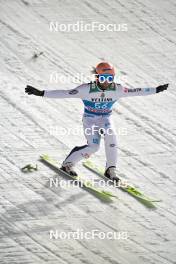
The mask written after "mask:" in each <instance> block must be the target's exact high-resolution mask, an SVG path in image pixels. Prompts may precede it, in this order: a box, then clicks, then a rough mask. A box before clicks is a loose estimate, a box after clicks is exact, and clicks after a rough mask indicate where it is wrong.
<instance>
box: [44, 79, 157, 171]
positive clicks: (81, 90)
mask: <svg viewBox="0 0 176 264" xmlns="http://www.w3.org/2000/svg"><path fill="white" fill-rule="evenodd" d="M154 93H156V88H126V87H123V86H121V85H120V84H116V83H112V84H110V86H109V87H108V89H106V90H102V89H100V88H99V87H98V85H97V84H96V82H91V83H87V84H82V85H80V86H78V87H76V88H75V89H72V90H45V91H44V97H48V98H80V99H82V101H83V103H84V114H83V127H84V135H85V137H86V139H87V144H86V145H84V146H79V147H75V148H73V149H72V151H71V152H70V153H69V155H68V156H67V157H66V159H65V160H64V162H63V165H64V164H67V163H70V164H71V165H73V166H74V165H75V164H76V163H77V162H78V161H80V160H81V159H83V158H89V157H90V155H91V154H93V153H95V152H96V151H97V150H98V149H99V147H100V139H101V135H102V134H103V135H104V143H105V154H106V168H109V167H111V166H117V139H116V135H115V131H114V128H113V122H112V120H111V113H112V107H113V104H114V103H115V102H116V101H118V100H119V99H120V98H122V97H129V96H144V95H150V94H154Z"/></svg>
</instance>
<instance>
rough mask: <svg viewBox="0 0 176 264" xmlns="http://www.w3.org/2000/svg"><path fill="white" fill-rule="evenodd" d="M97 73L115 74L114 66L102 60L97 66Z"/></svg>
mask: <svg viewBox="0 0 176 264" xmlns="http://www.w3.org/2000/svg"><path fill="white" fill-rule="evenodd" d="M95 71H96V74H98V75H99V74H112V75H113V76H114V75H115V69H114V66H113V65H112V64H110V63H108V62H100V63H99V64H97V66H96V67H95Z"/></svg>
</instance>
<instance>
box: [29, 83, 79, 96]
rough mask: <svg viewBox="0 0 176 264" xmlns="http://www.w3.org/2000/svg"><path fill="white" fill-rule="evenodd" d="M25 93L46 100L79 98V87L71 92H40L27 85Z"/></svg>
mask: <svg viewBox="0 0 176 264" xmlns="http://www.w3.org/2000/svg"><path fill="white" fill-rule="evenodd" d="M25 92H26V93H28V94H33V95H36V96H44V97H48V98H81V94H82V93H81V89H80V86H79V87H76V88H75V89H71V90H43V91H40V90H38V89H36V88H34V87H32V86H30V85H27V86H26V88H25Z"/></svg>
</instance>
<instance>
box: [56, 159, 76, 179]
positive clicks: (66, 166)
mask: <svg viewBox="0 0 176 264" xmlns="http://www.w3.org/2000/svg"><path fill="white" fill-rule="evenodd" d="M60 169H61V170H63V171H64V172H66V173H68V174H69V175H71V176H78V174H77V173H76V171H74V168H73V164H72V163H71V162H67V163H65V164H62V167H61V168H60Z"/></svg>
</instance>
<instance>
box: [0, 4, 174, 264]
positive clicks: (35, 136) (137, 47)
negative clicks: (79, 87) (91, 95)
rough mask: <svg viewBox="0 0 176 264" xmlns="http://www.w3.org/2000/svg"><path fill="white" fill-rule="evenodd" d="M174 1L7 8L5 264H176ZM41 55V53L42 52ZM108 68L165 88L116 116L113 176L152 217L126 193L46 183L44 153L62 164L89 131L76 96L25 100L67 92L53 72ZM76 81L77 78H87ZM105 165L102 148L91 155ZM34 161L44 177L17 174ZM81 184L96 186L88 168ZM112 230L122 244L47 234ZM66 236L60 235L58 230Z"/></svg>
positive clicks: (2, 172) (2, 12) (1, 143)
mask: <svg viewBox="0 0 176 264" xmlns="http://www.w3.org/2000/svg"><path fill="white" fill-rule="evenodd" d="M175 14H176V3H175V1H174V0H168V1H164V0H155V1H150V0H135V1H130V0H111V1H105V0H101V1H100V0H97V1H89V0H83V1H81V0H80V1H78V0H75V1H70V0H66V1H63V0H50V1H49V0H1V1H0V237H1V239H0V264H6V263H8V264H12V263H16V264H27V263H30V264H34V263H35V264H40V263H49V264H55V263H59V264H66V263H69V264H73V263H76V264H80V263H84V264H94V263H96V264H102V263H106V264H136V263H137V264H144V263H150V264H156V263H157V264H158V263H160V264H167V263H176V250H175V249H176V203H175V199H176V178H175V176H176V155H175V143H176V142H175V135H176V123H175V120H176V111H175V101H176V91H175V81H176V71H175V69H176V67H175V56H176V31H175V30H176V16H175ZM51 21H53V22H54V21H57V22H58V23H59V24H66V25H68V24H71V23H76V22H77V21H78V22H80V21H82V23H84V24H86V23H92V22H99V23H103V24H105V25H107V24H108V23H112V24H126V25H127V29H128V30H127V31H121V32H119V31H116V32H112V31H106V30H105V31H97V30H95V31H93V32H85V31H84V32H83V31H77V32H74V31H70V32H67V31H54V30H53V31H50V27H49V26H50V22H51ZM35 54H37V55H39V56H35ZM101 60H107V61H110V62H111V63H113V64H114V65H115V67H116V68H117V69H118V76H120V77H121V82H122V83H123V84H125V85H127V86H128V87H145V86H146V87H147V86H152V87H155V86H157V85H160V84H164V83H170V86H169V90H168V91H166V92H163V93H160V94H157V95H151V96H148V97H134V98H126V99H122V100H121V101H120V102H118V103H117V104H116V105H115V108H114V111H113V117H114V122H115V127H116V130H117V132H118V144H119V163H118V169H119V171H120V172H121V173H123V174H124V175H125V177H126V179H128V181H130V182H132V183H135V185H136V186H138V187H139V188H140V190H141V191H143V192H145V194H148V195H149V196H151V197H154V198H158V199H162V202H160V203H158V204H157V209H155V210H152V209H149V208H147V207H145V206H144V205H142V204H140V203H139V202H138V201H136V200H135V199H134V198H132V197H130V196H129V195H128V194H126V193H124V192H122V191H120V190H116V189H113V188H111V187H106V188H105V189H107V190H109V191H111V192H112V193H114V194H116V195H118V198H119V199H113V202H112V203H105V202H103V201H101V200H100V199H98V198H97V197H95V196H94V195H92V194H91V193H89V192H88V191H86V190H84V189H81V188H79V187H69V186H66V187H65V188H61V187H60V186H59V187H52V188H51V187H50V186H49V179H50V178H51V179H52V178H55V177H58V179H59V181H61V180H65V181H66V182H67V181H68V179H67V178H64V177H63V176H61V175H59V176H58V175H57V173H56V172H54V171H52V170H51V169H49V168H48V167H47V166H45V165H44V164H43V163H41V162H40V161H39V160H38V159H39V156H40V155H41V154H43V153H48V154H50V155H51V156H53V157H54V158H56V159H57V160H58V161H59V162H61V161H62V160H63V159H64V158H65V156H66V155H67V154H68V153H69V151H70V150H71V149H72V148H73V147H74V146H75V145H78V146H80V145H82V144H85V143H86V142H85V139H84V136H83V135H81V136H80V135H76V133H72V134H71V135H69V134H65V135H62V134H61V133H60V129H61V128H62V129H67V128H68V129H71V128H75V129H79V128H80V127H81V125H82V121H81V119H82V112H83V106H82V103H81V102H80V101H79V100H76V99H73V100H69V99H65V100H59V99H58V100H56V99H54V100H52V99H46V98H40V97H35V96H32V95H31V96H28V95H27V94H25V93H24V88H25V86H26V85H27V84H31V85H33V86H34V87H37V88H39V89H68V88H73V87H75V86H76V84H75V83H74V81H72V80H71V81H68V82H67V83H63V82H62V81H61V80H59V81H58V82H57V83H56V82H55V81H54V80H53V79H52V76H53V75H52V74H55V73H58V76H61V75H62V76H67V77H69V78H71V79H72V78H73V77H74V76H76V75H77V74H83V75H84V76H88V75H89V74H90V70H91V67H92V66H94V65H96V64H97V63H98V62H100V61H101ZM80 83H81V82H80ZM94 160H95V161H96V162H97V164H101V165H104V164H105V157H104V146H103V140H102V145H101V149H100V151H99V152H98V153H97V154H96V155H94ZM28 163H32V164H36V163H37V164H38V168H39V169H38V171H36V172H35V171H34V172H31V173H22V172H21V170H20V168H21V167H23V166H25V165H26V164H28ZM77 170H78V171H79V172H81V173H82V174H83V175H84V176H85V178H86V179H96V180H97V179H99V177H98V176H96V175H94V174H93V173H91V172H89V171H87V170H86V169H85V168H84V167H83V166H82V164H81V163H79V164H78V166H77ZM79 230H80V231H81V230H82V232H83V234H85V233H86V232H93V230H98V231H97V232H104V234H107V233H108V232H111V233H112V232H114V233H118V234H120V232H121V234H127V237H126V238H127V239H124V237H123V236H122V237H121V239H107V238H105V239H100V238H98V237H95V238H94V239H93V238H92V239H81V238H80V239H56V238H53V237H51V238H50V231H53V232H55V231H57V232H58V233H59V234H60V232H65V234H68V233H69V232H75V231H79ZM62 234H63V233H62Z"/></svg>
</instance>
